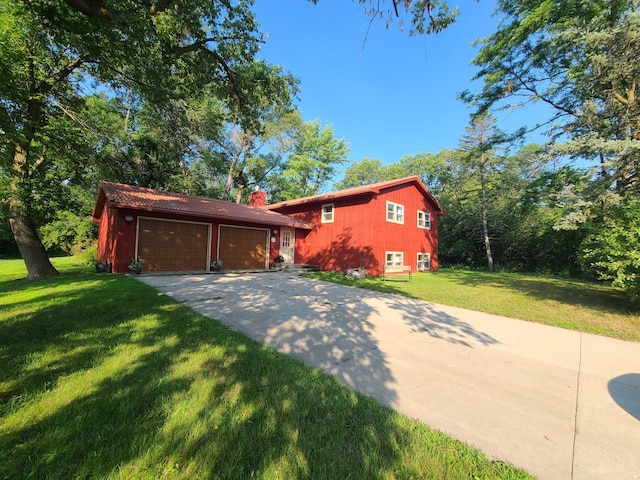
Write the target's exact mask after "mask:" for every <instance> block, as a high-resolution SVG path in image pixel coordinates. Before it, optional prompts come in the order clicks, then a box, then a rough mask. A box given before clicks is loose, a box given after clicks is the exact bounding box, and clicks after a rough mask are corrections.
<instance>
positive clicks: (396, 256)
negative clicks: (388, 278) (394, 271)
mask: <svg viewBox="0 0 640 480" xmlns="http://www.w3.org/2000/svg"><path fill="white" fill-rule="evenodd" d="M385 265H386V266H387V267H401V266H403V265H404V252H386V260H385Z"/></svg>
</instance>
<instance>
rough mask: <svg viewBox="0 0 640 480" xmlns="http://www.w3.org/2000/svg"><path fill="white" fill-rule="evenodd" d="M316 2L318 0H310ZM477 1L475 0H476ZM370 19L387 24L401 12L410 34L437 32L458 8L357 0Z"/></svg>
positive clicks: (436, 1)
mask: <svg viewBox="0 0 640 480" xmlns="http://www.w3.org/2000/svg"><path fill="white" fill-rule="evenodd" d="M311 1H312V2H313V3H318V2H319V1H320V0H311ZM476 1H477V0H476ZM358 3H359V4H360V5H363V6H364V7H365V12H366V14H367V15H369V16H370V17H371V19H372V20H374V19H376V18H380V19H382V20H383V21H384V22H385V23H386V25H387V26H389V25H390V24H391V23H392V22H393V20H394V19H400V22H401V25H403V20H402V19H401V15H402V14H407V15H408V16H409V17H410V20H409V24H410V25H411V29H410V33H411V35H417V34H421V35H422V34H431V33H439V32H442V31H443V30H446V29H447V27H449V25H451V24H452V23H453V22H455V20H456V17H457V16H458V13H459V10H458V8H457V7H456V8H455V9H453V10H452V9H451V8H450V7H449V3H448V2H443V1H441V0H391V1H390V2H389V4H388V5H387V3H386V2H385V1H384V0H358Z"/></svg>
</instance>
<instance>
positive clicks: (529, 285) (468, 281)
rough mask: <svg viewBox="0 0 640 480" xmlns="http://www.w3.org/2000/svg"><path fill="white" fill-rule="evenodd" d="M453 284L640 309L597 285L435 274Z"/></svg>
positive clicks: (622, 310)
mask: <svg viewBox="0 0 640 480" xmlns="http://www.w3.org/2000/svg"><path fill="white" fill-rule="evenodd" d="M435 275H443V276H445V277H446V278H447V279H450V280H451V281H452V282H456V283H459V284H461V285H464V286H468V287H496V288H500V289H504V290H511V291H514V292H517V293H520V294H523V295H526V296H529V297H532V298H534V299H537V300H552V301H555V302H558V303H564V304H567V305H580V306H583V307H585V308H590V309H595V310H600V311H603V312H605V313H616V314H628V313H630V312H637V311H638V309H637V308H636V307H634V306H633V305H631V304H630V303H629V301H628V300H627V298H626V297H625V296H624V294H623V292H622V291H620V290H614V289H612V288H610V287H608V286H605V285H601V284H597V283H594V282H587V281H580V280H567V279H559V278H552V277H542V276H533V275H532V276H531V277H529V278H528V277H527V276H526V275H523V274H510V273H503V272H498V273H489V272H479V271H467V270H453V269H446V270H445V269H443V270H439V271H438V272H435Z"/></svg>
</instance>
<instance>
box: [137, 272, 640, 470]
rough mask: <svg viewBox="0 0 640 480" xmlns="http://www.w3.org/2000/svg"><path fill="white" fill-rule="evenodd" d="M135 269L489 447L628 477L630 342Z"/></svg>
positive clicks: (236, 325) (639, 443)
mask: <svg viewBox="0 0 640 480" xmlns="http://www.w3.org/2000/svg"><path fill="white" fill-rule="evenodd" d="M139 279H140V280H141V281H143V282H145V283H147V284H149V285H152V286H154V287H156V288H157V289H158V290H160V291H161V292H164V293H165V294H167V295H169V296H171V297H173V298H174V299H176V300H177V301H179V302H182V303H185V304H186V305H188V306H189V307H191V308H193V309H194V310H196V311H198V312H200V313H202V314H204V315H207V316H209V317H211V318H215V319H217V320H219V321H221V322H222V323H224V324H226V325H228V326H230V327H231V328H232V329H234V330H237V331H241V332H243V333H245V334H246V335H248V336H249V337H251V338H254V339H256V340H257V341H259V342H262V343H264V344H266V345H269V346H271V347H273V348H275V349H277V350H279V351H281V352H283V353H286V354H289V355H291V356H293V357H296V358H299V359H301V360H303V361H304V362H306V363H307V364H309V365H311V366H314V367H317V368H320V369H322V370H323V371H325V372H327V373H328V374H331V375H333V376H335V377H336V378H338V379H339V380H340V381H341V382H343V383H344V384H345V385H348V386H349V387H351V388H353V389H356V390H358V391H360V392H362V393H364V394H366V395H370V396H372V397H375V398H377V399H378V400H379V401H380V402H382V403H384V404H386V405H389V406H390V407H392V408H394V409H396V410H398V411H400V412H402V413H404V414H406V415H409V416H411V417H414V418H417V419H420V420H422V421H423V422H424V423H426V424H428V425H430V426H431V427H432V428H435V429H437V430H441V431H444V432H446V433H448V434H450V435H451V436H453V437H455V438H458V439H460V440H462V441H464V442H466V443H468V444H470V445H473V446H475V447H476V448H478V449H480V450H482V451H483V452H484V453H485V454H486V455H487V456H488V457H489V458H491V459H496V460H503V461H507V462H509V463H511V464H513V465H515V466H517V467H521V468H524V469H525V470H527V471H528V472H529V473H531V474H534V475H536V476H538V477H539V478H542V479H572V478H573V479H617V480H618V479H640V344H638V343H631V342H624V341H620V340H614V339H610V338H605V337H600V336H597V335H590V334H584V333H579V332H573V331H569V330H563V329H559V328H554V327H548V326H543V325H537V324H534V323H528V322H524V321H520V320H514V319H510V318H505V317H499V316H496V315H488V314H483V313H478V312H473V311H469V310H464V309H460V308H454V307H447V306H443V305H438V304H434V303H429V302H422V301H417V300H412V299H408V298H403V297H399V296H395V295H387V294H381V293H377V292H372V291H367V290H362V289H358V288H351V287H344V286H340V285H335V284H330V283H326V282H320V281H316V280H310V279H305V278H302V277H298V276H296V275H293V274H288V273H284V272H278V273H264V274H226V275H190V276H187V275H181V276H178V275H176V276H141V277H139Z"/></svg>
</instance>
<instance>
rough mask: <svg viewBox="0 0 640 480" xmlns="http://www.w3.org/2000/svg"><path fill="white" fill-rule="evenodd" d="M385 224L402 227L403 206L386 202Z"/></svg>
mask: <svg viewBox="0 0 640 480" xmlns="http://www.w3.org/2000/svg"><path fill="white" fill-rule="evenodd" d="M385 215H386V217H387V222H391V223H399V224H400V225H404V205H401V204H399V203H395V202H391V201H389V200H387V210H386V212H385Z"/></svg>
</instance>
